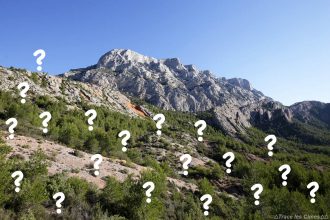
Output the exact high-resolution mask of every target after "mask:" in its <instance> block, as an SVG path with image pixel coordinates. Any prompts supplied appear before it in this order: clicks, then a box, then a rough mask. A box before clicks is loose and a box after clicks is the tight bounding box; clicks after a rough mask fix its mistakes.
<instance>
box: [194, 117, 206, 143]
mask: <svg viewBox="0 0 330 220" xmlns="http://www.w3.org/2000/svg"><path fill="white" fill-rule="evenodd" d="M195 127H196V128H197V127H199V128H198V130H197V134H198V135H199V136H200V137H198V141H203V137H202V135H203V131H204V130H205V128H206V122H205V121H204V120H199V121H196V122H195Z"/></svg>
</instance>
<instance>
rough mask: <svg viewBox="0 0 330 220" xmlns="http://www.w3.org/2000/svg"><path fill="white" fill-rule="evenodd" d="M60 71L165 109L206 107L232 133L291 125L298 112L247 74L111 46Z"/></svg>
mask: <svg viewBox="0 0 330 220" xmlns="http://www.w3.org/2000/svg"><path fill="white" fill-rule="evenodd" d="M62 76H63V77H65V78H69V79H72V80H76V81H82V82H86V83H90V84H94V85H98V86H99V87H100V88H104V89H106V90H118V91H120V92H122V93H123V94H125V95H127V96H128V97H135V98H138V99H141V100H144V101H146V102H148V103H151V104H153V105H156V106H158V107H160V108H163V109H166V110H178V111H184V112H185V111H188V112H195V113H197V112H205V111H207V112H209V113H210V114H211V115H212V117H211V118H209V123H212V124H214V125H216V126H218V127H219V128H221V129H222V130H223V131H224V132H226V133H228V134H231V135H236V134H237V133H244V132H245V130H246V128H249V127H251V126H257V127H262V128H263V129H269V130H271V127H270V126H266V125H272V124H278V122H283V123H285V124H290V123H292V121H293V118H294V117H295V115H297V118H299V111H298V112H297V111H292V110H291V108H289V107H286V106H284V105H282V104H281V103H280V102H277V101H274V100H273V99H271V98H269V97H267V96H265V95H264V94H263V93H262V92H260V91H258V90H256V89H254V88H253V87H252V86H251V84H250V82H249V81H248V80H246V79H240V78H233V79H226V78H224V77H221V78H219V77H216V76H214V75H213V74H212V73H211V72H210V71H208V70H198V69H197V68H196V67H195V66H194V65H184V64H182V63H181V62H180V60H179V59H177V58H170V59H156V58H153V57H148V56H144V55H142V54H139V53H137V52H134V51H131V50H126V49H114V50H111V51H109V52H108V53H106V54H104V55H103V56H102V57H101V58H100V59H99V61H98V62H97V64H95V65H93V66H90V67H87V68H81V69H74V70H71V71H69V72H67V73H65V74H63V75H62ZM265 127H266V128H265Z"/></svg>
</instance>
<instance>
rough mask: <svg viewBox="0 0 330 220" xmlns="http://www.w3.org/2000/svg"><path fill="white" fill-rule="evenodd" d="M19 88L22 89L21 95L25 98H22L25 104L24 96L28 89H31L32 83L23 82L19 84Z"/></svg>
mask: <svg viewBox="0 0 330 220" xmlns="http://www.w3.org/2000/svg"><path fill="white" fill-rule="evenodd" d="M22 88H23V89H22ZM17 89H18V90H20V93H19V95H20V96H21V97H22V98H23V99H21V103H22V104H24V103H25V102H26V100H25V99H24V98H25V97H26V93H27V91H29V89H30V85H29V84H28V83H27V82H22V83H20V84H18V86H17Z"/></svg>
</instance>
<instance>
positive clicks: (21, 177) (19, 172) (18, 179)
mask: <svg viewBox="0 0 330 220" xmlns="http://www.w3.org/2000/svg"><path fill="white" fill-rule="evenodd" d="M16 176H18V178H16V180H15V182H14V184H15V186H16V188H15V192H19V191H20V190H21V189H20V188H19V186H20V185H21V181H22V180H23V177H24V175H23V173H22V171H20V170H18V171H15V172H13V174H11V177H12V178H14V179H15V177H16Z"/></svg>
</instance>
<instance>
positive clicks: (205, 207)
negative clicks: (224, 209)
mask: <svg viewBox="0 0 330 220" xmlns="http://www.w3.org/2000/svg"><path fill="white" fill-rule="evenodd" d="M200 200H201V201H202V202H203V201H204V200H206V202H204V203H203V208H204V209H205V210H208V209H209V205H210V204H211V202H212V196H211V195H210V194H205V195H203V196H202V197H201V198H200ZM204 215H205V216H207V215H209V211H204Z"/></svg>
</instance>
